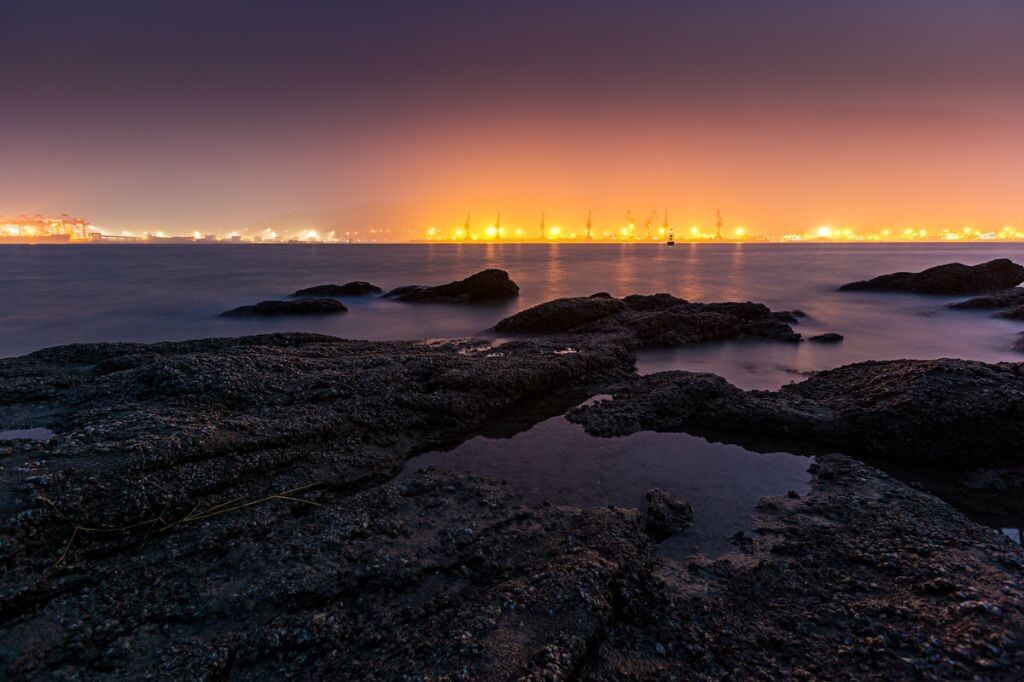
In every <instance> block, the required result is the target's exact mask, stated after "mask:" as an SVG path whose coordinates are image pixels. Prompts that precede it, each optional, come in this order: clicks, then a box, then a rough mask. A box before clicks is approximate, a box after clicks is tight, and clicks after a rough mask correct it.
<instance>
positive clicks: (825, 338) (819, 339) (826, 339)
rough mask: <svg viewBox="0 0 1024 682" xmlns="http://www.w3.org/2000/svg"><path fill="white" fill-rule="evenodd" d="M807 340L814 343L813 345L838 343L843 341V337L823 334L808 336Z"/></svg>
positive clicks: (830, 333)
mask: <svg viewBox="0 0 1024 682" xmlns="http://www.w3.org/2000/svg"><path fill="white" fill-rule="evenodd" d="M807 340H808V341H814V342H815V343H839V342H840V341H842V340H843V335H842V334H837V333H835V332H825V333H824V334H816V335H814V336H809V337H808V338H807Z"/></svg>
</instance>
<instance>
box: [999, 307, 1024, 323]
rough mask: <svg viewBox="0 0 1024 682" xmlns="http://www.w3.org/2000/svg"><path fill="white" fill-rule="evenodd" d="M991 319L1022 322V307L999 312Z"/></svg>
mask: <svg viewBox="0 0 1024 682" xmlns="http://www.w3.org/2000/svg"><path fill="white" fill-rule="evenodd" d="M993 317H999V318H1002V319H1004V320H1024V305H1018V306H1014V307H1013V308H1009V309H1007V310H1001V311H999V312H998V313H995V314H994V315H993Z"/></svg>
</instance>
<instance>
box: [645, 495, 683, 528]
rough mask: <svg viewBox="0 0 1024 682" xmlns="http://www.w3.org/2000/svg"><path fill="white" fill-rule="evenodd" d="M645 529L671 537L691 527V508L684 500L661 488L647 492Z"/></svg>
mask: <svg viewBox="0 0 1024 682" xmlns="http://www.w3.org/2000/svg"><path fill="white" fill-rule="evenodd" d="M646 500H647V515H646V517H645V518H646V521H647V528H648V529H650V530H653V531H655V532H656V533H662V534H665V535H672V534H674V533H679V532H681V531H684V530H686V529H687V528H689V527H690V526H692V525H693V507H691V506H690V503H689V502H687V501H686V500H683V499H681V498H679V497H677V496H676V495H673V494H672V493H670V492H669V491H667V490H662V489H661V488H651V489H650V490H648V491H647V495H646Z"/></svg>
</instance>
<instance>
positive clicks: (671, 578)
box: [579, 455, 1024, 680]
mask: <svg viewBox="0 0 1024 682" xmlns="http://www.w3.org/2000/svg"><path fill="white" fill-rule="evenodd" d="M814 469H815V480H814V483H813V484H812V488H811V490H810V492H809V493H808V494H807V495H804V496H803V497H801V498H799V499H793V498H790V497H778V498H763V499H762V501H761V503H760V504H759V505H758V509H757V521H756V527H757V530H758V533H757V534H756V535H755V536H754V537H751V538H744V539H742V541H740V542H738V547H737V549H736V551H734V552H733V553H731V554H729V555H727V556H726V557H723V558H722V559H719V560H709V559H701V558H697V559H693V560H691V561H690V562H689V563H688V564H687V565H686V566H685V567H681V566H679V565H678V564H667V563H666V564H656V565H655V566H654V567H653V569H652V571H651V574H650V581H649V582H646V583H644V585H645V587H646V588H647V589H646V590H645V591H644V592H642V593H641V594H638V595H636V596H635V597H634V598H632V599H629V600H628V601H627V602H626V606H625V607H624V608H623V616H622V617H621V618H620V620H619V621H618V622H617V623H616V625H615V626H614V627H612V628H611V629H610V630H609V632H608V634H607V636H606V637H604V638H603V639H602V640H601V641H600V643H599V645H598V646H597V647H596V648H595V651H594V654H593V656H592V657H591V658H590V659H588V660H587V661H586V663H585V664H584V666H583V669H582V671H581V673H580V676H579V677H580V679H585V680H605V679H659V680H670V679H918V678H921V679H936V678H938V679H957V678H960V679H970V678H975V677H977V678H981V679H998V680H1011V679H1014V678H1016V677H1019V675H1020V672H1021V670H1024V591H1022V583H1021V581H1020V576H1021V575H1022V571H1024V553H1022V552H1021V549H1020V548H1019V547H1018V546H1016V545H1014V544H1013V543H1012V542H1011V541H1010V540H1009V539H1007V538H1005V537H1002V536H1001V535H999V534H997V533H996V532H994V531H993V530H991V529H989V528H985V527H982V526H978V525H975V524H971V523H969V522H968V523H965V522H964V519H963V517H962V516H961V515H960V514H959V513H958V512H956V511H954V510H953V509H952V508H950V507H949V506H948V505H946V504H945V503H943V502H941V501H939V500H938V499H936V498H935V497H933V496H931V495H929V494H927V493H923V492H920V491H917V490H913V489H911V488H909V487H907V486H905V485H904V484H902V483H900V482H899V481H896V480H894V479H892V478H890V477H888V476H886V475H885V474H882V473H880V472H878V471H877V470H875V469H872V468H871V467H869V466H867V465H864V464H862V463H859V462H856V461H854V460H851V459H849V458H846V457H842V456H838V455H828V456H823V457H819V458H818V464H817V465H816V466H815V467H814Z"/></svg>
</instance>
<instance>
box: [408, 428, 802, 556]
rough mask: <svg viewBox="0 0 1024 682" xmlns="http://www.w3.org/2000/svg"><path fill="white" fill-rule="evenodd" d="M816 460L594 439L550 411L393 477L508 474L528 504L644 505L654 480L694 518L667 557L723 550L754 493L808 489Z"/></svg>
mask: <svg viewBox="0 0 1024 682" xmlns="http://www.w3.org/2000/svg"><path fill="white" fill-rule="evenodd" d="M811 462H812V459H810V458H808V457H801V456H797V455H791V454H788V453H784V452H774V453H767V454H762V453H755V452H751V451H749V450H746V449H744V448H742V447H739V446H737V445H727V444H723V443H711V442H708V441H707V440H704V439H703V438H699V437H697V436H691V435H688V434H684V433H653V432H649V431H648V432H642V433H636V434H633V435H631V436H624V437H620V438H594V437H592V436H589V435H587V434H586V432H584V430H583V428H582V427H580V426H578V425H576V424H572V423H570V422H568V421H567V420H566V419H565V418H564V417H553V418H550V419H547V420H545V421H542V422H540V423H539V424H536V425H535V426H533V427H532V428H530V429H529V430H527V431H523V432H521V433H518V434H516V435H514V436H512V437H511V438H505V439H495V438H485V437H483V436H477V437H476V438H472V439H470V440H468V441H466V442H465V443H463V444H461V445H459V446H458V447H456V448H454V449H452V450H447V451H435V452H429V453H426V454H423V455H419V456H418V457H414V458H413V459H411V460H410V461H409V463H408V464H407V465H406V468H405V470H404V471H403V472H402V474H401V475H400V476H399V480H401V479H402V478H405V477H408V476H410V475H411V474H412V473H413V472H415V471H418V470H420V469H424V468H426V467H429V466H437V467H443V468H445V469H454V470H456V471H464V472H469V473H474V474H478V475H481V476H485V477H487V478H493V479H498V480H504V481H507V482H508V484H509V487H510V490H511V491H512V492H513V493H516V494H518V495H520V496H522V498H523V500H524V501H526V502H532V503H540V502H544V501H549V502H551V503H552V504H556V505H567V506H578V507H603V506H605V505H609V504H612V505H616V506H621V507H634V508H639V509H642V508H643V506H644V495H645V493H646V492H647V491H648V490H649V489H651V488H655V487H658V488H664V489H666V490H670V491H672V492H674V493H676V494H677V495H679V496H681V497H682V498H683V499H685V500H687V501H688V502H690V504H692V505H693V510H694V525H693V526H692V527H691V528H689V529H688V530H686V531H685V532H683V533H680V534H678V535H675V536H673V537H670V538H668V539H667V540H665V541H663V542H662V543H661V545H660V550H661V552H662V553H664V554H665V555H666V556H669V557H672V558H675V559H682V558H684V557H686V556H688V555H691V554H694V553H706V554H711V555H719V554H723V553H725V552H727V551H729V550H730V549H732V547H733V545H732V543H731V542H730V541H729V538H730V537H731V536H732V535H733V534H734V533H736V532H737V531H744V532H747V533H748V534H749V532H750V531H751V529H752V525H753V515H754V508H755V505H756V504H757V500H758V498H760V497H764V496H768V495H783V494H785V493H787V492H788V491H790V490H793V491H796V492H797V493H801V494H802V493H803V492H805V491H806V490H807V488H808V485H809V481H810V474H809V473H808V471H807V468H808V467H809V466H810V464H811Z"/></svg>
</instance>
